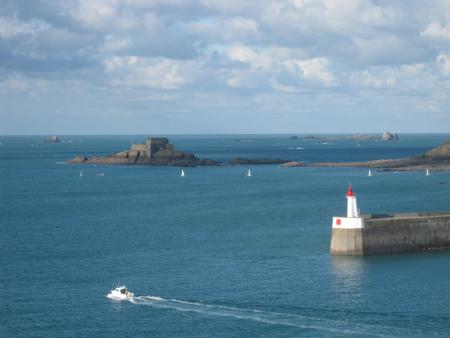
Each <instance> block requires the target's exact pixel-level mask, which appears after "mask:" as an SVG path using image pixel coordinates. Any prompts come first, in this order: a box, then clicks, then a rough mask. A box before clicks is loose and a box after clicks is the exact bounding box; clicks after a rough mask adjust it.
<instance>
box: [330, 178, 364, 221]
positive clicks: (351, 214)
mask: <svg viewBox="0 0 450 338" xmlns="http://www.w3.org/2000/svg"><path fill="white" fill-rule="evenodd" d="M345 197H347V217H333V228H338V229H362V228H364V222H363V219H362V217H360V216H359V210H358V205H357V203H356V195H355V193H354V192H353V189H352V186H351V185H350V186H349V187H348V190H347V194H346V195H345Z"/></svg>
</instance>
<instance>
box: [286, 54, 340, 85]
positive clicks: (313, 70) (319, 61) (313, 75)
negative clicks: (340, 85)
mask: <svg viewBox="0 0 450 338" xmlns="http://www.w3.org/2000/svg"><path fill="white" fill-rule="evenodd" d="M285 64H286V66H287V68H288V69H289V70H290V71H291V72H298V71H300V73H301V74H302V76H303V78H304V79H305V80H308V81H314V82H320V83H322V84H324V85H325V86H331V85H332V84H333V82H334V77H333V75H332V74H331V73H330V72H329V70H328V66H329V65H330V62H329V60H328V59H327V58H324V57H319V58H313V59H309V60H288V61H286V63H285Z"/></svg>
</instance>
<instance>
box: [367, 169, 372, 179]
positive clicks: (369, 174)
mask: <svg viewBox="0 0 450 338" xmlns="http://www.w3.org/2000/svg"><path fill="white" fill-rule="evenodd" d="M367 176H369V177H372V172H371V171H370V169H369V173H368V174H367Z"/></svg>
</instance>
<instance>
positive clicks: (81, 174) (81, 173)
mask: <svg viewBox="0 0 450 338" xmlns="http://www.w3.org/2000/svg"><path fill="white" fill-rule="evenodd" d="M80 177H83V169H81V170H80Z"/></svg>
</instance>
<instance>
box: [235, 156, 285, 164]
mask: <svg viewBox="0 0 450 338" xmlns="http://www.w3.org/2000/svg"><path fill="white" fill-rule="evenodd" d="M286 162H289V161H286V160H280V159H271V158H262V159H253V158H243V157H236V158H234V159H232V160H231V161H230V162H229V163H230V164H283V163H286Z"/></svg>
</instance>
